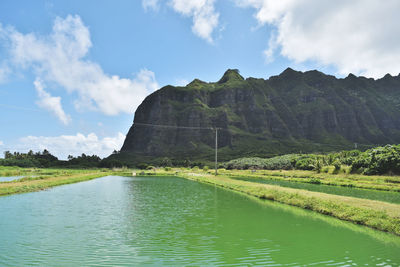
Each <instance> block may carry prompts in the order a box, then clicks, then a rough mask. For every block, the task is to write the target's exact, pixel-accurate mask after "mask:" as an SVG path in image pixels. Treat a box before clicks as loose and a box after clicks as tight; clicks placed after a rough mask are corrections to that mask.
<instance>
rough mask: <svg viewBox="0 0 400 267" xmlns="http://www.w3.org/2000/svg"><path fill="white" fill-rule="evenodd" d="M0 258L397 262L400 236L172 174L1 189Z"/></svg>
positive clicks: (40, 261) (125, 262)
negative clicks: (31, 189)
mask: <svg viewBox="0 0 400 267" xmlns="http://www.w3.org/2000/svg"><path fill="white" fill-rule="evenodd" d="M0 216H1V217H0V266H26V265H44V266H131V265H140V266H141V265H154V266H159V265H235V264H236V265H237V266H243V265H263V266H298V265H302V266H308V265H310V266H312V265H314V266H315V265H316V266H318V265H329V266H350V265H355V264H357V265H365V264H369V265H378V264H379V265H381V266H399V265H400V237H396V236H393V235H389V234H385V233H381V232H377V231H374V230H370V229H367V228H365V227H361V226H356V225H353V224H350V223H347V222H342V221H339V220H337V219H334V218H330V217H326V216H323V215H318V214H315V213H312V212H309V211H304V210H301V209H299V208H295V207H290V206H286V205H281V204H278V203H273V202H270V201H266V200H258V199H255V198H252V197H248V196H245V195H242V194H239V193H235V192H231V191H227V190H225V189H221V188H218V187H214V186H210V185H205V184H201V183H196V182H192V181H188V180H185V179H182V178H176V177H133V178H130V177H119V176H109V177H104V178H99V179H95V180H91V181H87V182H82V183H77V184H70V185H65V186H59V187H55V188H52V189H50V190H46V191H41V192H34V193H26V194H20V195H11V196H5V197H0Z"/></svg>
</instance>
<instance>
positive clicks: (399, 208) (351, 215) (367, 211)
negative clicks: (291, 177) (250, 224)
mask: <svg viewBox="0 0 400 267" xmlns="http://www.w3.org/2000/svg"><path fill="white" fill-rule="evenodd" d="M178 176H181V177H184V178H187V179H190V180H194V181H198V182H202V183H208V184H213V185H217V186H220V187H223V188H227V189H231V190H234V191H238V192H242V193H246V194H248V195H252V196H255V197H258V198H262V199H269V200H273V201H277V202H280V203H284V204H289V205H292V206H297V207H300V208H303V209H308V210H312V211H316V212H318V213H322V214H325V215H329V216H332V217H336V218H339V219H342V220H346V221H350V222H353V223H356V224H360V225H365V226H369V227H372V228H375V229H378V230H381V231H385V232H390V233H393V234H396V235H400V205H398V204H392V203H387V202H383V201H375V200H369V199H362V198H355V197H345V196H339V195H333V194H326V193H320V192H311V191H307V190H301V189H293V188H287V187H280V186H275V185H267V184H259V183H252V182H247V181H241V180H235V179H231V178H229V176H227V175H226V174H221V175H219V176H217V177H215V176H213V175H211V174H208V173H200V172H180V173H179V174H178Z"/></svg>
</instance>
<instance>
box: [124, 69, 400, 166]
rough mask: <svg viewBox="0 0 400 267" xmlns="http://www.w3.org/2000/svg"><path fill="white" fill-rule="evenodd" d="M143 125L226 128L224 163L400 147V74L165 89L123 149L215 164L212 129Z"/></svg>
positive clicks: (288, 74)
mask: <svg viewBox="0 0 400 267" xmlns="http://www.w3.org/2000/svg"><path fill="white" fill-rule="evenodd" d="M136 123H137V124H136ZM142 124H155V125H171V126H186V127H210V128H212V127H219V128H222V129H223V130H221V131H219V136H218V141H219V142H218V145H219V148H220V155H221V157H222V159H223V160H228V159H231V158H236V157H242V156H250V155H251V156H273V155H277V154H284V153H293V152H295V153H297V152H300V151H302V152H322V151H332V150H339V149H349V148H353V147H354V144H355V143H357V144H358V147H363V146H364V147H367V146H369V145H375V144H387V143H399V142H400V75H399V76H396V77H392V76H390V75H386V76H385V77H384V78H382V79H379V80H374V79H367V78H364V77H356V76H354V75H352V74H350V75H349V76H348V77H346V78H344V79H337V78H335V77H334V76H329V75H325V74H323V73H321V72H318V71H308V72H304V73H303V72H298V71H294V70H292V69H290V68H289V69H287V70H285V71H284V72H283V73H281V74H280V75H278V76H273V77H271V78H269V79H268V80H264V79H255V78H248V79H244V78H243V77H242V76H240V75H239V73H238V71H237V70H228V71H226V72H225V74H224V75H223V77H222V78H221V79H220V80H219V81H218V82H216V83H206V82H203V81H200V80H197V79H196V80H194V81H192V82H191V83H190V84H188V85H187V86H185V87H173V86H166V87H163V88H161V89H160V90H158V91H156V92H154V93H153V94H151V95H149V96H148V97H147V98H146V99H145V100H144V101H143V103H142V104H141V105H140V106H139V108H138V109H137V110H136V113H135V118H134V124H133V125H132V127H131V128H130V130H129V132H128V135H127V137H126V140H125V143H124V145H123V147H122V149H121V154H123V155H125V157H126V156H128V157H129V156H131V157H132V158H136V159H137V158H140V157H146V156H149V157H169V158H178V159H183V158H189V159H211V158H212V156H213V147H214V136H215V132H214V131H213V130H208V129H203V130H200V129H186V128H164V127H153V126H148V125H142Z"/></svg>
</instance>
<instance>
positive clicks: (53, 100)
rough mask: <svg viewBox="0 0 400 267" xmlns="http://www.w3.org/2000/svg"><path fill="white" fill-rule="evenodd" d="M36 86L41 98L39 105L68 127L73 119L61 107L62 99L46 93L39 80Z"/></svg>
mask: <svg viewBox="0 0 400 267" xmlns="http://www.w3.org/2000/svg"><path fill="white" fill-rule="evenodd" d="M34 85H35V88H36V92H37V94H38V96H39V100H38V101H37V104H38V105H39V106H40V107H42V108H44V109H47V110H48V111H50V112H51V113H53V114H54V115H55V116H56V117H57V118H58V119H59V120H60V121H61V122H62V123H64V124H65V125H67V124H68V123H69V122H70V121H71V118H70V116H69V115H67V114H65V112H64V110H63V108H62V106H61V97H59V96H58V97H55V96H51V95H50V94H49V93H48V92H46V91H45V90H44V87H43V85H42V83H41V81H40V80H39V79H36V80H35V82H34Z"/></svg>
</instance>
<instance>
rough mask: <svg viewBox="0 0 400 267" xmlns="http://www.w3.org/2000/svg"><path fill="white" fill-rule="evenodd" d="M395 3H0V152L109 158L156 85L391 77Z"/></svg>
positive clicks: (399, 19)
mask: <svg viewBox="0 0 400 267" xmlns="http://www.w3.org/2000/svg"><path fill="white" fill-rule="evenodd" d="M398 14H400V1H398V0H385V1H379V0H352V1H348V0H337V1H329V0H280V1H276V0H115V1H110V0H107V1H105V0H85V1H81V0H69V1H61V0H57V1H51V0H35V1H31V0H25V1H24V0H2V1H0V125H1V128H0V152H1V154H3V152H4V151H7V150H10V151H20V152H27V151H29V150H30V149H32V150H33V151H42V150H43V149H47V150H49V151H50V152H51V153H52V154H53V155H55V156H57V157H59V158H60V159H66V158H67V156H68V155H73V156H77V155H80V154H82V153H85V154H88V155H92V154H96V155H99V156H100V157H106V156H108V155H109V154H110V153H111V152H112V151H113V150H114V149H115V150H119V149H120V148H121V146H122V143H123V141H124V138H125V135H126V133H127V132H128V130H129V127H130V126H131V125H132V121H133V118H134V112H135V110H136V108H137V107H138V105H140V103H141V102H142V101H143V100H144V98H145V97H146V96H147V95H149V94H151V93H152V92H154V91H155V90H158V89H159V88H161V87H163V86H165V85H177V86H183V85H186V84H187V83H189V82H190V81H192V80H193V79H195V78H198V79H201V80H203V81H207V82H213V81H217V80H219V78H220V77H221V76H222V75H223V73H224V72H225V71H226V70H227V69H228V68H231V69H239V71H240V73H241V75H242V76H244V77H257V78H265V79H267V78H269V77H270V76H273V75H278V74H279V73H281V72H282V71H283V70H285V69H286V68H288V67H291V68H293V69H296V70H299V71H307V70H313V69H317V70H320V71H322V72H324V73H327V74H332V75H335V76H337V77H339V78H341V77H346V76H347V75H348V74H349V73H353V74H355V75H359V76H366V77H372V78H375V79H379V78H381V77H383V76H384V75H385V74H387V73H389V74H391V75H393V76H395V75H398V74H399V73H400V27H399V25H400V16H399V15H398Z"/></svg>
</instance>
